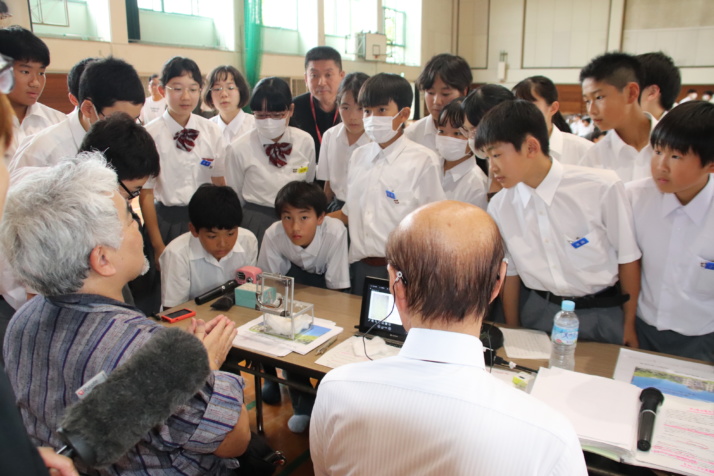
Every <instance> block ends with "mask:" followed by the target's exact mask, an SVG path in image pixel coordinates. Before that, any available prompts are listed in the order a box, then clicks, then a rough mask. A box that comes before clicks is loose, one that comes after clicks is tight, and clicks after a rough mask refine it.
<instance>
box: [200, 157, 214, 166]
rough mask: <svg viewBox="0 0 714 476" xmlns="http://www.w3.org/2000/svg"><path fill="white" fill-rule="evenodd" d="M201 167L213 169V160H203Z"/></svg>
mask: <svg viewBox="0 0 714 476" xmlns="http://www.w3.org/2000/svg"><path fill="white" fill-rule="evenodd" d="M201 165H203V166H204V167H213V159H201Z"/></svg>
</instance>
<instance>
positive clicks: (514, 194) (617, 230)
mask: <svg viewBox="0 0 714 476" xmlns="http://www.w3.org/2000/svg"><path fill="white" fill-rule="evenodd" d="M488 213H489V214H490V215H491V216H492V217H493V219H494V220H495V221H496V224H497V225H498V228H499V229H500V231H501V236H502V237H503V240H504V242H505V243H506V248H507V253H506V254H507V256H508V257H509V265H508V271H507V275H508V276H515V275H518V276H520V277H521V280H522V281H523V284H525V285H526V286H527V287H528V288H530V289H537V290H540V291H549V292H551V293H553V294H555V295H557V296H576V297H577V296H585V295H588V294H593V293H596V292H598V291H601V290H603V289H605V288H607V287H608V286H612V285H613V284H615V283H616V282H617V280H618V265H619V264H624V263H630V262H632V261H635V260H637V259H639V258H640V256H641V253H640V250H639V248H638V247H637V242H636V240H635V232H634V229H633V222H632V211H631V209H630V204H629V202H628V201H627V197H626V196H625V187H624V184H623V183H622V181H621V180H619V179H618V178H617V176H616V175H615V173H614V172H612V171H610V170H597V169H589V168H585V167H579V166H577V165H568V164H561V163H560V162H558V161H557V160H554V161H552V165H551V168H550V171H549V172H548V174H547V175H546V177H545V178H544V179H543V181H542V182H541V183H540V185H538V187H537V188H535V189H533V188H531V187H529V186H528V185H526V184H524V183H522V182H521V183H519V184H517V185H516V186H515V187H511V188H509V189H503V190H501V191H500V192H498V193H497V194H496V195H495V196H494V197H493V198H492V199H491V202H490V203H489V204H488ZM583 239H584V240H587V243H586V242H584V241H580V240H583ZM578 244H579V245H580V246H579V247H576V246H577V245H578ZM573 245H576V246H573Z"/></svg>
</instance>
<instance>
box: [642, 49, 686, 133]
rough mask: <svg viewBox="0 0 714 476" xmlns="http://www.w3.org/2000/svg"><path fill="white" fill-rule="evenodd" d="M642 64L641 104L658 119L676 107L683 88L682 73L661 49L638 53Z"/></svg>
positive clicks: (643, 108) (644, 109)
mask: <svg viewBox="0 0 714 476" xmlns="http://www.w3.org/2000/svg"><path fill="white" fill-rule="evenodd" d="M637 59H638V60H639V61H640V64H641V65H642V73H643V76H642V84H640V105H641V106H642V110H643V111H645V112H649V113H650V114H652V117H654V118H655V119H657V120H658V121H659V120H660V119H662V116H664V115H665V114H666V113H667V111H669V110H670V109H672V108H673V107H674V103H675V101H676V100H677V96H678V95H679V91H680V90H681V89H682V75H681V74H680V72H679V68H677V67H676V66H675V65H674V61H672V58H670V57H669V56H667V55H666V54H664V53H663V52H661V51H658V52H656V53H644V54H641V55H637Z"/></svg>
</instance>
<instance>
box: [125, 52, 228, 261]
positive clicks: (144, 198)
mask: <svg viewBox="0 0 714 476" xmlns="http://www.w3.org/2000/svg"><path fill="white" fill-rule="evenodd" d="M160 82H161V86H160V89H161V92H162V94H164V96H166V106H167V107H166V111H164V113H163V114H162V116H161V117H160V118H159V119H160V120H159V119H157V120H155V121H153V122H151V124H148V125H147V126H146V130H147V131H149V134H151V137H153V138H154V142H156V148H157V150H158V151H159V157H160V158H161V173H160V174H159V176H158V177H156V178H152V179H151V180H149V181H148V182H146V185H144V187H143V188H142V190H141V194H140V195H139V204H140V205H141V212H142V215H143V217H144V222H145V223H146V228H147V231H148V233H149V236H150V237H151V244H152V246H153V247H154V251H155V252H156V256H157V258H158V257H159V256H161V253H163V252H164V248H165V247H166V245H168V244H169V243H170V242H171V240H173V239H174V238H176V237H178V236H180V235H182V234H184V233H186V232H187V231H188V230H189V226H188V223H189V214H188V203H189V201H190V200H191V197H192V196H193V194H194V192H195V191H196V190H197V189H198V187H199V186H201V185H202V184H204V183H213V184H214V185H225V184H226V182H225V177H224V175H225V151H226V145H225V142H224V141H223V134H222V133H221V130H220V128H219V127H218V126H217V125H215V124H214V123H212V122H211V121H209V120H208V119H205V118H203V117H201V116H198V115H196V114H192V111H193V110H194V109H196V106H197V105H198V101H199V99H200V97H201V88H202V87H203V76H202V75H201V70H200V69H199V68H198V65H197V64H196V62H195V61H193V60H192V59H189V58H183V57H181V56H175V57H173V58H171V59H170V60H168V61H167V62H166V63H165V64H164V67H163V70H162V71H161V80H160Z"/></svg>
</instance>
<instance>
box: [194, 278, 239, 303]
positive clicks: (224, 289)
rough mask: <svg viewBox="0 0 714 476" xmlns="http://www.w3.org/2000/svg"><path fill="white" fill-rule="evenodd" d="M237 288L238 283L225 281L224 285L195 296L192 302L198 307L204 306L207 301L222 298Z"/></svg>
mask: <svg viewBox="0 0 714 476" xmlns="http://www.w3.org/2000/svg"><path fill="white" fill-rule="evenodd" d="M237 287H238V281H236V280H235V279H231V280H230V281H226V282H225V283H223V284H221V285H220V286H218V287H217V288H213V289H211V290H210V291H207V292H205V293H203V294H201V295H200V296H197V297H196V299H194V302H195V303H196V304H198V305H201V304H205V303H207V302H208V301H212V300H213V299H216V298H217V297H220V296H223V295H224V294H226V293H229V292H231V291H233V290H234V289H235V288H237Z"/></svg>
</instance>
